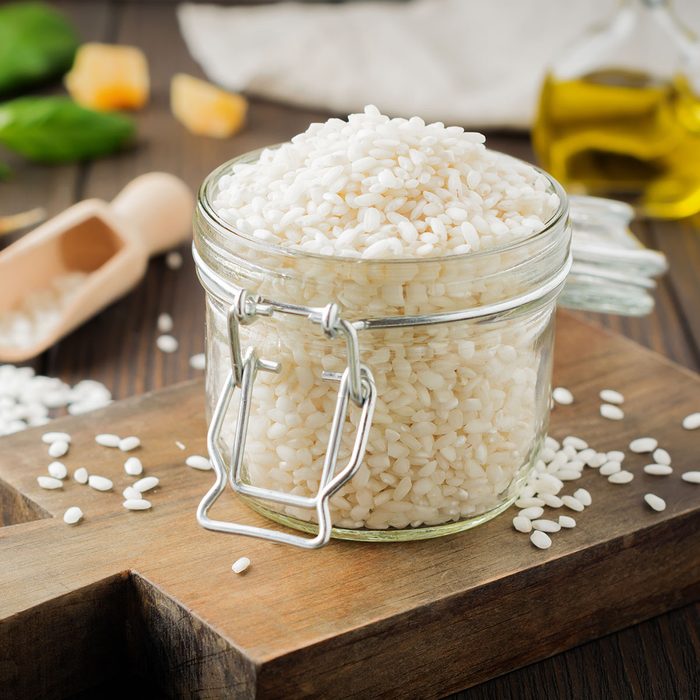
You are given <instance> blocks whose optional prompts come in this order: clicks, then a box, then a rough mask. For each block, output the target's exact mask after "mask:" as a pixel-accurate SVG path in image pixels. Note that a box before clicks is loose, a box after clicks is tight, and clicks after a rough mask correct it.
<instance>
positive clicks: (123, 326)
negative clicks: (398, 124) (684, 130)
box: [0, 0, 700, 700]
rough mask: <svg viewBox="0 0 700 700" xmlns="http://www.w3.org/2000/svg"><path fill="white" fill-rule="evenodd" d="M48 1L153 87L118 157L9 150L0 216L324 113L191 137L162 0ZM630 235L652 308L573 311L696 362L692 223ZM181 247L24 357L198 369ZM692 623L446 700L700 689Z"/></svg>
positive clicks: (54, 364)
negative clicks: (656, 278) (652, 258)
mask: <svg viewBox="0 0 700 700" xmlns="http://www.w3.org/2000/svg"><path fill="white" fill-rule="evenodd" d="M55 4H56V5H57V6H59V7H60V8H61V9H63V10H64V11H66V12H67V14H69V15H70V17H71V18H72V20H73V21H74V22H75V24H76V26H77V27H78V29H79V31H80V34H81V36H82V37H83V39H85V40H102V41H118V42H123V43H129V44H135V45H139V46H141V47H143V48H144V49H145V51H146V53H147V55H148V58H149V62H150V67H151V80H152V84H153V94H152V99H151V103H150V104H149V106H148V107H147V108H146V109H145V110H144V111H143V112H141V113H139V114H137V115H136V119H137V122H138V128H139V143H138V145H137V146H136V148H134V149H133V150H132V151H130V152H128V153H124V154H122V155H119V156H115V157H112V158H109V159H105V160H103V161H100V162H97V163H93V164H81V165H76V166H60V167H53V168H46V167H39V166H31V165H27V164H24V163H22V162H21V161H19V160H17V159H14V158H12V156H10V157H9V158H8V160H9V161H10V162H11V165H12V166H13V168H14V171H15V176H14V178H13V179H12V180H10V181H9V182H4V183H1V184H0V214H8V213H12V212H15V211H19V210H24V209H28V208H31V207H33V206H36V205H42V206H45V207H46V208H47V209H48V210H49V213H50V214H54V213H57V212H58V211H60V210H61V209H63V208H65V207H67V206H69V205H70V204H71V203H73V202H74V201H77V200H79V199H83V198H85V197H89V196H98V197H105V198H111V197H113V196H114V195H115V194H116V193H117V191H118V190H119V188H120V187H122V186H123V185H124V184H126V182H128V181H129V180H130V179H131V178H133V177H135V176H136V175H138V174H141V173H142V172H146V171H148V170H152V169H164V170H169V171H171V172H173V173H175V174H178V175H180V176H181V177H183V178H184V179H185V180H186V181H187V182H189V183H190V184H191V185H192V187H193V188H195V187H197V186H198V184H199V182H201V180H202V178H203V177H204V175H206V174H207V173H208V172H209V171H210V170H211V169H213V168H214V167H215V166H216V165H218V164H219V163H220V162H222V161H223V160H225V159H227V158H230V157H233V156H235V155H238V154H240V153H243V152H245V151H247V150H250V149H251V148H256V147H258V146H262V145H265V144H267V143H273V142H277V141H280V140H284V139H286V138H288V137H289V136H291V135H293V134H294V133H297V132H299V131H301V130H303V129H304V128H305V127H306V125H307V124H308V122H309V121H312V120H318V119H325V118H326V117H327V116H328V115H326V114H322V113H315V112H310V111H306V110H296V109H289V108H283V107H280V106H277V105H274V104H270V103H266V102H264V101H254V102H253V103H252V106H251V112H250V120H249V126H248V128H247V129H246V130H245V131H244V132H243V133H241V134H240V135H238V136H237V137H235V138H233V139H231V140H228V141H223V142H220V141H214V140H208V139H204V138H200V137H195V136H192V135H190V134H188V133H187V132H186V131H185V130H184V129H183V128H182V127H181V126H180V125H179V124H177V123H176V122H175V121H174V120H173V119H172V117H171V116H170V114H169V111H168V86H169V80H170V77H171V75H172V74H173V73H175V72H177V71H184V72H190V73H192V74H194V75H201V71H200V70H199V69H198V67H197V66H196V65H195V64H194V63H193V61H192V59H191V58H190V57H189V56H188V55H187V52H186V50H185V47H184V44H183V42H182V39H181V38H180V36H179V33H178V30H177V24H176V20H175V16H174V9H173V6H172V4H171V3H160V2H107V1H104V0H93V1H92V2H80V1H79V0H76V1H74V2H57V3H55ZM55 91H60V88H56V90H55ZM487 136H488V138H489V144H490V145H491V146H493V147H494V148H498V149H500V150H503V151H507V152H511V153H513V154H514V155H518V156H521V157H525V158H528V159H532V154H531V150H530V146H529V142H528V139H527V138H525V137H523V136H521V135H510V134H497V133H493V134H492V133H487ZM4 156H5V154H4V153H3V157H4ZM636 232H637V233H638V235H639V236H640V238H641V239H642V240H643V241H644V242H645V243H647V244H648V245H650V246H652V247H657V248H659V249H661V250H663V251H664V252H665V253H666V255H667V256H668V257H669V260H670V263H671V274H670V275H668V276H667V277H666V278H665V279H664V280H662V281H661V283H660V285H659V290H658V295H657V310H656V311H655V313H654V314H652V315H651V316H649V317H647V318H644V319H625V318H619V317H612V316H598V315H586V316H587V317H588V318H589V319H590V320H592V321H593V322H594V323H597V324H600V325H602V326H605V327H607V328H609V329H612V330H614V331H616V332H619V333H622V334H624V335H626V336H628V337H630V338H633V339H635V340H637V341H638V342H640V343H642V344H644V345H646V346H648V347H650V348H653V349H654V350H657V351H658V352H660V353H662V354H664V355H666V356H667V357H669V358H671V359H673V360H675V361H677V362H679V363H680V364H682V365H685V366H686V367H688V368H691V369H695V370H698V369H700V313H699V312H698V310H697V309H698V301H700V275H699V273H698V271H699V270H700V234H699V227H698V222H697V220H695V221H693V220H688V221H683V222H669V223H663V222H640V223H639V224H637V226H636ZM8 242H9V241H3V243H2V244H3V245H6V244H7V243H8ZM183 253H184V254H185V265H184V267H183V269H182V270H180V271H178V272H174V271H171V270H168V269H167V268H166V267H165V265H164V262H163V259H162V258H161V259H157V260H155V261H153V262H152V264H151V266H150V267H149V271H148V275H147V276H146V278H145V279H144V281H143V283H142V284H141V285H140V286H139V287H138V288H137V289H135V290H134V292H133V293H131V294H130V295H129V296H127V297H126V298H124V299H122V300H121V301H119V302H118V303H116V304H114V305H112V306H111V307H109V308H108V309H106V310H105V312H103V313H102V314H100V316H99V317H97V318H95V319H93V320H92V321H90V322H89V323H87V324H86V325H85V326H83V327H82V328H80V329H79V330H77V331H76V332H75V333H73V334H72V335H71V336H70V337H68V338H66V339H65V340H64V341H63V342H61V343H60V344H58V345H57V346H56V347H54V348H52V349H51V350H50V351H49V352H47V353H45V354H44V355H43V356H41V357H40V358H37V360H36V361H34V362H33V363H32V364H33V366H34V367H35V368H36V369H37V370H38V371H40V372H43V373H47V374H50V375H52V376H60V377H62V378H63V379H65V380H67V381H77V380H79V379H82V378H86V377H91V378H95V379H99V380H100V381H103V382H105V383H106V384H107V385H108V386H109V387H110V388H111V389H112V391H113V392H114V395H115V397H126V396H132V395H135V394H139V393H141V392H143V391H148V390H151V389H155V388H159V387H164V386H168V385H170V384H172V383H174V382H177V381H180V380H183V379H187V378H193V377H195V376H197V372H196V371H193V370H191V369H190V368H189V365H188V358H189V355H190V354H192V353H194V352H198V351H200V350H201V349H202V343H203V316H204V309H203V295H202V292H201V290H200V287H199V285H198V283H197V281H196V278H195V276H194V272H193V266H192V263H191V260H190V258H189V256H188V255H187V251H186V250H183ZM162 311H168V312H170V313H171V314H172V315H173V317H174V319H175V334H176V335H177V337H178V339H179V340H180V343H181V350H180V352H179V353H177V354H175V355H163V354H161V353H158V352H157V351H156V349H155V346H154V341H155V336H156V329H155V320H156V318H157V315H158V314H159V313H160V312H162ZM0 494H2V495H3V500H2V501H1V502H0V505H1V507H2V509H3V523H4V522H7V520H8V519H9V517H10V516H9V515H8V514H10V513H12V514H15V515H16V514H17V513H19V512H20V511H21V508H22V507H23V508H25V510H26V512H25V514H24V515H23V516H21V518H20V519H25V520H26V519H31V518H33V517H35V516H38V515H41V512H40V510H41V509H40V508H39V509H38V510H37V506H32V505H31V504H28V503H27V502H26V501H25V500H24V499H23V498H22V497H20V496H17V495H16V494H13V493H11V492H8V493H4V492H3V490H2V489H0ZM18 517H19V516H18ZM699 627H700V605H699V604H693V605H688V606H686V607H684V608H682V609H681V610H678V611H676V612H674V613H671V614H667V615H663V616H661V617H658V618H656V619H655V620H653V621H650V622H646V623H644V624H641V625H636V626H634V627H632V628H629V629H627V630H625V631H623V632H620V633H617V634H613V635H611V636H609V637H606V638H604V639H601V640H598V641H594V642H590V643H588V644H585V645H583V646H580V647H577V648H575V649H572V650H570V651H568V652H566V653H564V654H559V655H557V656H555V657H553V658H551V659H548V660H547V661H543V662H540V663H538V664H535V665H532V666H529V667H527V668H524V669H521V670H519V671H516V672H513V673H510V674H507V675H505V676H503V677H501V678H498V679H495V680H492V681H489V682H488V683H485V684H483V685H481V686H478V687H475V688H471V689H470V690H469V691H466V692H464V693H460V694H458V695H457V696H455V697H459V698H462V699H464V700H466V699H468V700H474V699H481V698H484V699H486V698H510V697H512V698H530V697H532V698H535V697H536V698H541V697H543V695H544V696H547V697H573V698H609V697H615V698H641V697H653V698H673V697H680V698H689V697H690V698H692V697H700V690H699V689H698V686H699V684H700V681H699V680H698V671H697V669H698V659H699V658H700V641H699V639H700V634H699V633H698V629H699ZM543 689H546V692H545V693H543Z"/></svg>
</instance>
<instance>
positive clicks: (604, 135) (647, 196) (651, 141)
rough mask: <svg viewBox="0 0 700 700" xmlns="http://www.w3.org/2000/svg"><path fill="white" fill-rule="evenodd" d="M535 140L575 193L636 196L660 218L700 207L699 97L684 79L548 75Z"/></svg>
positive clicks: (542, 155)
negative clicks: (665, 80) (662, 80)
mask: <svg viewBox="0 0 700 700" xmlns="http://www.w3.org/2000/svg"><path fill="white" fill-rule="evenodd" d="M533 138H534V144H535V149H536V150H537V153H538V154H539V157H540V159H541V161H542V164H543V166H544V167H545V169H547V170H549V172H551V173H552V175H554V177H556V178H557V179H559V180H561V181H562V182H563V183H564V184H565V185H567V186H568V187H569V188H570V189H571V190H572V191H573V190H582V191H585V192H588V193H589V194H596V195H606V196H612V197H632V198H633V199H638V203H639V205H640V206H641V208H642V209H643V211H644V212H645V213H646V214H648V215H650V216H655V217H662V218H677V217H683V216H689V215H691V214H694V213H696V212H698V211H700V99H699V98H698V97H697V96H695V95H694V94H693V93H692V92H691V90H690V88H689V86H688V83H687V81H686V80H684V79H683V78H680V77H679V78H676V79H675V80H673V81H671V82H668V83H664V82H660V81H658V80H654V79H652V78H650V77H648V76H646V75H643V74H640V73H631V72H628V71H614V70H607V71H601V72H597V73H592V74H589V75H587V76H584V77H582V78H578V79H574V80H557V79H556V78H554V77H553V76H549V77H548V78H547V80H546V82H545V84H544V87H543V89H542V94H541V97H540V105H539V112H538V116H537V121H536V123H535V128H534V132H533Z"/></svg>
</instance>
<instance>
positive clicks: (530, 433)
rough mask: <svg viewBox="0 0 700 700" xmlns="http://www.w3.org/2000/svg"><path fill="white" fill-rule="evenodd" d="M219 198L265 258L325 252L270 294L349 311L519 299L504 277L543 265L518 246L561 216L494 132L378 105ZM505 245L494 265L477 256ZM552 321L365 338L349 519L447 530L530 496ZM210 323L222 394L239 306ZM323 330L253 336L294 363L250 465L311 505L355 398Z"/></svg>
mask: <svg viewBox="0 0 700 700" xmlns="http://www.w3.org/2000/svg"><path fill="white" fill-rule="evenodd" d="M211 198H212V204H213V208H214V210H215V211H216V213H217V215H218V216H219V217H220V218H221V219H223V220H224V221H225V222H227V223H228V224H229V225H230V226H231V227H232V228H234V229H235V230H236V231H238V232H239V233H240V234H241V236H243V237H245V238H246V239H247V240H249V241H251V240H252V241H257V243H258V244H260V245H262V246H263V247H262V248H261V249H260V256H259V258H261V257H262V256H264V255H265V254H266V252H265V251H266V250H268V249H269V247H274V248H276V249H280V248H284V249H287V250H288V251H294V252H298V253H307V254H311V255H312V256H315V257H308V258H306V259H304V260H302V263H301V264H303V265H304V280H305V282H304V283H300V282H299V281H298V279H299V277H298V276H297V277H295V276H294V274H291V273H293V272H296V268H295V267H294V266H296V265H299V263H298V262H297V261H296V259H295V258H294V257H293V256H291V255H289V256H286V258H285V261H284V262H283V263H282V264H283V265H287V266H288V268H287V269H286V270H282V269H280V267H279V265H277V266H276V267H275V268H274V269H275V270H276V272H278V273H279V275H277V274H274V275H270V276H267V277H260V279H257V278H256V286H255V289H254V290H253V291H254V292H255V293H258V294H261V295H263V296H265V297H267V298H271V299H280V298H282V299H283V298H293V300H294V303H295V304H303V305H308V306H322V305H325V304H326V303H328V302H329V301H331V300H333V301H336V302H337V303H338V304H339V306H340V308H341V309H342V313H343V314H344V316H343V317H344V318H345V317H348V318H358V317H367V316H392V315H420V314H435V313H440V312H443V311H444V310H446V309H447V310H450V309H465V308H472V307H476V306H482V305H485V304H489V303H491V302H496V301H498V300H500V299H503V298H509V297H511V296H516V295H517V294H518V293H519V291H520V290H521V287H520V286H519V285H521V284H522V281H521V280H519V279H518V277H517V276H515V275H508V276H500V277H498V276H497V275H495V273H497V272H499V271H502V270H507V269H508V270H509V269H511V267H512V266H517V265H522V264H525V263H526V262H527V261H528V260H529V258H528V257H527V255H526V254H525V250H523V249H520V248H519V247H517V246H516V247H513V246H510V244H512V243H515V242H518V241H522V240H526V239H529V238H531V237H533V234H534V233H537V232H539V231H541V230H542V229H543V228H545V226H546V225H547V223H548V222H549V221H550V220H552V218H553V216H554V215H555V213H556V212H557V211H558V210H559V207H560V201H559V198H558V196H557V194H556V193H555V192H554V191H553V189H552V187H551V185H550V183H549V180H548V179H547V178H546V177H545V176H544V175H542V174H541V173H539V172H538V171H536V170H535V169H534V168H532V167H531V166H529V165H527V164H525V163H522V162H520V161H516V160H513V159H511V158H509V157H507V156H504V155H502V154H499V153H496V152H494V151H490V150H488V149H487V148H486V147H485V145H484V137H483V136H482V135H481V134H476V133H469V132H465V131H464V130H463V129H461V128H458V127H446V126H444V125H443V124H441V123H436V124H425V123H424V122H423V121H422V120H421V119H419V118H416V117H414V118H411V119H389V118H388V117H386V116H383V115H381V114H380V113H379V111H378V110H377V109H376V108H374V107H368V108H366V109H365V111H364V112H363V113H361V114H354V115H350V117H349V118H348V120H347V121H344V120H340V119H331V120H329V121H328V122H325V123H323V124H312V125H311V126H310V127H309V129H308V130H307V131H306V132H305V133H303V134H300V135H298V136H296V137H294V138H293V139H292V140H291V142H290V143H286V144H283V145H281V146H279V147H277V148H271V149H265V150H263V151H262V152H261V153H260V154H259V156H258V158H257V160H251V161H250V162H238V163H236V164H234V165H233V166H231V168H230V169H229V170H228V171H224V172H223V174H221V175H220V176H219V177H218V180H217V181H216V183H215V188H214V191H213V192H212V195H211ZM265 246H267V247H268V248H266V247H265ZM508 246H510V247H508ZM501 250H503V252H500V251H501ZM488 251H494V256H493V257H489V258H488V259H486V258H484V257H483V256H476V255H473V254H475V253H484V252H488ZM270 254H272V253H270ZM329 256H333V258H334V262H337V264H334V265H333V266H332V268H333V269H332V272H329V260H328V259H329ZM457 256H462V257H460V258H457ZM324 257H325V258H326V260H325V261H324V260H323V258H324ZM384 260H386V261H387V263H388V262H400V261H406V262H407V263H408V262H410V263H411V264H410V265H409V264H406V265H403V264H401V265H394V266H392V267H389V266H388V264H387V265H384V264H381V263H382V261H384ZM419 260H420V261H421V265H422V267H421V268H420V269H418V268H417V267H416V261H419ZM358 261H372V263H373V265H374V264H375V263H377V264H376V265H374V267H372V266H365V267H362V266H358V265H357V264H356V263H357V262H358ZM450 261H452V262H450ZM455 261H456V262H459V264H456V262H455ZM259 262H260V260H259ZM260 264H262V262H261V263H260ZM271 267H272V266H271ZM365 270H366V271H365ZM286 272H289V273H290V274H289V275H285V274H284V273H286ZM478 279H480V280H481V281H479V282H477V281H476V280H478ZM470 280H475V281H474V282H471V281H470ZM551 312H552V307H551V306H550V307H546V308H545V307H544V306H543V307H542V308H541V309H539V310H537V311H535V312H533V313H531V314H520V315H518V314H515V315H514V316H513V317H512V318H508V319H503V320H498V321H496V322H493V323H490V324H484V325H479V324H470V323H464V322H461V323H453V324H441V325H430V326H428V325H424V326H416V327H407V328H402V327H399V328H389V329H378V330H374V331H371V332H363V336H362V343H361V345H362V361H363V362H366V364H367V366H368V367H370V368H371V370H372V372H373V374H374V377H375V380H376V384H377V396H378V398H377V403H376V409H375V413H374V419H373V421H372V427H371V429H370V434H369V439H368V442H367V452H366V456H365V459H364V461H363V464H362V465H361V466H360V468H359V470H358V472H357V474H356V475H355V477H354V478H353V479H352V481H351V482H350V483H349V484H347V485H346V486H345V487H343V488H342V489H341V490H340V491H339V492H338V493H337V494H335V495H334V496H333V497H332V498H331V501H330V504H331V513H332V518H333V522H334V524H335V525H338V526H341V527H350V528H359V527H368V528H376V529H386V528H406V527H416V526H420V525H436V524H442V523H446V522H449V521H456V520H462V519H465V518H469V517H472V516H476V515H478V514H480V513H483V512H485V511H488V510H490V509H492V508H494V507H496V506H497V505H498V504H500V503H501V502H502V501H503V499H504V497H505V496H504V494H508V493H511V492H512V493H514V492H515V491H514V489H515V484H516V482H517V478H518V475H519V474H522V473H523V471H524V470H525V469H526V468H527V466H528V461H529V459H530V456H531V454H532V452H533V448H534V445H535V443H536V440H537V439H539V438H540V437H542V436H541V432H540V431H541V421H540V419H539V416H540V414H541V413H542V412H543V411H545V410H547V408H548V402H549V398H550V397H549V396H544V395H543V394H544V393H545V392H547V388H548V387H547V386H546V383H538V376H540V375H541V374H542V373H544V376H548V373H549V366H548V364H543V363H548V361H549V359H548V358H543V355H542V353H541V352H540V350H539V348H538V344H537V343H536V342H535V339H536V338H539V337H541V336H542V334H544V333H547V332H549V329H551V325H550V320H551ZM208 313H209V314H210V315H211V317H210V318H209V328H210V331H211V337H210V341H209V342H210V346H209V350H208V351H209V355H208V357H207V360H208V361H207V365H208V367H209V371H210V372H212V373H215V375H216V376H215V377H214V379H213V380H212V382H211V384H212V387H213V388H214V390H218V389H219V388H220V387H221V384H222V382H223V380H224V377H225V372H226V371H227V367H230V362H228V361H227V360H226V358H228V353H229V348H228V341H227V337H226V328H227V324H226V319H225V309H224V308H223V307H221V308H218V307H216V306H215V305H214V306H212V308H210V310H209V312H208ZM317 330H318V329H316V330H314V329H313V328H310V326H309V323H308V320H307V319H304V318H285V319H283V322H280V323H277V322H267V321H265V322H261V323H256V324H251V325H246V326H245V327H244V328H243V329H242V331H241V333H242V334H244V341H245V344H246V345H247V346H251V347H255V348H256V351H257V352H258V353H259V356H260V357H264V358H269V359H271V360H275V361H278V362H280V363H281V372H280V373H279V374H272V373H269V372H260V373H258V376H257V378H256V382H255V387H254V390H253V398H252V402H251V413H250V421H249V425H248V432H247V442H246V463H247V465H248V469H249V474H248V476H249V479H250V481H251V482H252V483H253V484H255V485H256V486H261V487H265V488H270V489H277V490H280V491H286V492H290V491H291V492H293V493H294V494H296V495H299V496H306V497H309V496H313V495H315V494H316V492H317V491H318V488H319V478H320V474H321V469H322V465H323V461H324V455H325V451H326V447H327V443H328V435H329V430H330V419H329V416H332V415H333V412H334V407H335V402H336V396H337V390H338V386H337V383H335V382H332V381H327V380H324V379H322V375H323V373H324V372H325V373H342V372H343V370H344V369H345V367H346V365H347V359H346V357H345V352H344V346H343V345H342V343H340V342H330V341H329V340H327V339H325V338H323V337H321V334H319V333H318V332H317ZM338 340H339V339H338ZM208 383H209V382H208ZM572 400H573V399H572ZM545 401H546V403H544V402H545ZM235 411H236V408H235V407H232V411H231V413H232V414H235ZM233 417H234V415H232V417H231V419H229V420H228V421H227V423H226V425H225V427H224V433H223V437H224V442H225V443H227V445H230V443H231V440H232V433H233V426H234V422H235V421H234V420H233ZM348 420H349V422H350V424H351V426H348V430H346V431H344V433H343V436H342V442H341V449H340V456H339V463H344V460H347V458H348V456H349V454H350V451H351V448H352V441H353V439H354V433H355V429H356V427H357V421H358V415H357V412H356V411H354V410H351V411H350V414H349V419H348ZM511 490H512V491H511ZM278 508H280V509H282V510H284V512H286V513H287V514H289V515H292V516H294V517H297V518H301V519H304V520H309V519H311V518H312V515H313V514H312V513H311V512H310V511H308V510H304V509H299V508H292V507H288V506H287V507H284V506H278Z"/></svg>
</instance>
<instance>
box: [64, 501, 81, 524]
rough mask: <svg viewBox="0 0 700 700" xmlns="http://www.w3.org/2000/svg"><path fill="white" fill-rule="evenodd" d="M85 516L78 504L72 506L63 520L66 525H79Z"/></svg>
mask: <svg viewBox="0 0 700 700" xmlns="http://www.w3.org/2000/svg"><path fill="white" fill-rule="evenodd" d="M82 518H83V511H82V510H80V508H78V506H71V507H70V508H68V509H67V510H66V512H65V513H64V514H63V522H64V523H66V525H77V524H78V523H79V522H80V521H81V520H82Z"/></svg>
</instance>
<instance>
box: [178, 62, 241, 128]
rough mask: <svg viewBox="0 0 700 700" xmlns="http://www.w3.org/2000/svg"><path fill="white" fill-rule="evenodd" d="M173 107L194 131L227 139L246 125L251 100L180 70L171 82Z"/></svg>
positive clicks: (182, 120)
mask: <svg viewBox="0 0 700 700" xmlns="http://www.w3.org/2000/svg"><path fill="white" fill-rule="evenodd" d="M170 109H171V110H172V113H173V114H174V115H175V118H176V119H177V120H178V121H179V122H181V123H182V124H184V125H185V127H187V129H188V130H189V131H191V132H192V133H193V134H201V135H203V136H213V137H215V138H219V139H225V138H227V137H229V136H232V135H233V134H235V133H236V132H238V131H240V130H241V128H242V127H243V124H244V123H245V117H246V113H247V111H248V100H246V98H245V97H243V96H242V95H238V94H236V93H233V92H226V91H225V90H221V89H220V88H218V87H216V86H215V85H212V84H211V83H207V82H206V81H204V80H200V79H199V78H194V77H192V76H191V75H185V74H184V73H178V74H177V75H175V76H173V79H172V81H171V83H170Z"/></svg>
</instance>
